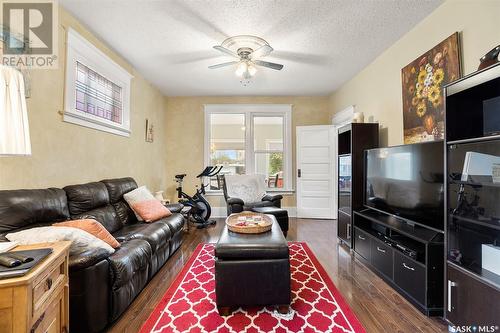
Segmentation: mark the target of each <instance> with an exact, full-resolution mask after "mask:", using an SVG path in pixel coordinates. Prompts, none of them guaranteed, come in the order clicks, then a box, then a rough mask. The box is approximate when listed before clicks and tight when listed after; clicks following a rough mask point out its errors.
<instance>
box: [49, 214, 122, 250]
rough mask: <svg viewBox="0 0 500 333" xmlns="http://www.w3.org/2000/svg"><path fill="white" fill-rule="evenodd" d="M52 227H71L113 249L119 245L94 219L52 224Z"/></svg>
mask: <svg viewBox="0 0 500 333" xmlns="http://www.w3.org/2000/svg"><path fill="white" fill-rule="evenodd" d="M53 226H54V227H72V228H77V229H81V230H83V231H86V232H88V233H89V234H91V235H93V236H95V237H97V238H99V239H100V240H102V241H104V242H106V243H108V244H109V245H110V246H111V247H112V248H113V249H116V248H119V247H120V243H119V242H118V241H117V240H116V239H115V238H114V237H113V236H112V235H111V234H110V233H109V231H107V230H106V228H104V226H103V225H102V224H100V223H99V222H97V221H96V220H94V219H81V220H72V221H65V222H59V223H54V224H53Z"/></svg>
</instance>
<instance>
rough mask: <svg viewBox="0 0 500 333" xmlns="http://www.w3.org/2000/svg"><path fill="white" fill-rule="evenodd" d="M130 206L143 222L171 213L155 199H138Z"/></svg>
mask: <svg viewBox="0 0 500 333" xmlns="http://www.w3.org/2000/svg"><path fill="white" fill-rule="evenodd" d="M131 207H132V209H133V210H134V212H136V213H137V214H138V215H139V216H140V217H141V218H142V220H143V221H144V222H153V221H157V220H159V219H161V218H164V217H168V216H170V215H172V213H171V212H170V210H169V209H168V208H167V207H165V206H163V205H162V203H161V202H160V201H159V200H157V199H153V200H145V201H138V202H135V203H133V204H132V206H131Z"/></svg>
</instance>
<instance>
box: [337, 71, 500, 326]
mask: <svg viewBox="0 0 500 333" xmlns="http://www.w3.org/2000/svg"><path fill="white" fill-rule="evenodd" d="M445 97H446V99H445V108H446V109H445V141H444V142H430V143H420V144H413V145H402V146H396V147H389V148H378V149H368V150H366V151H365V153H364V160H363V161H364V174H363V175H362V176H361V175H359V174H357V175H354V173H352V177H347V176H351V174H350V173H347V176H345V175H344V178H342V177H339V187H340V188H345V187H346V186H345V184H349V183H347V182H346V181H345V180H346V179H349V180H352V184H354V183H357V185H358V186H359V183H360V181H359V179H362V180H363V182H362V183H363V185H364V186H363V192H364V196H363V203H362V206H361V207H360V206H355V205H354V203H352V224H353V227H352V248H353V250H354V252H355V255H356V258H357V259H359V260H360V261H362V262H363V263H365V264H366V265H367V266H368V267H369V268H370V269H372V270H373V271H374V272H375V273H376V274H377V275H379V276H380V277H381V278H382V279H383V280H385V281H386V282H387V283H388V284H389V285H391V286H392V287H393V288H394V289H395V290H397V291H398V292H399V293H400V294H401V295H403V296H404V297H405V298H406V299H408V300H409V301H410V302H411V303H412V304H414V305H415V306H416V307H417V308H418V309H420V310H421V311H422V312H423V313H425V314H427V315H444V318H445V319H446V320H447V321H448V322H449V324H450V325H452V326H459V327H472V326H474V325H479V326H478V327H489V328H491V327H493V328H494V327H498V326H500V301H499V300H500V64H496V65H493V66H491V67H489V68H486V69H484V70H481V71H478V72H475V73H473V74H470V75H468V76H466V77H464V78H462V79H460V80H458V81H455V82H453V83H451V84H449V85H448V86H446V87H445ZM339 144H340V142H339ZM339 151H341V150H339ZM347 161H348V162H351V161H350V160H347ZM358 161H359V159H358ZM341 162H342V160H341V159H339V164H340V165H342V163H341ZM346 165H349V163H346ZM339 176H340V173H339ZM341 182H343V183H341ZM346 193H348V192H346ZM349 198H351V197H349ZM339 202H349V203H351V202H350V201H348V200H343V201H342V200H341V201H339ZM339 207H341V206H340V204H339ZM349 208H350V207H349ZM342 216H343V215H342ZM342 216H341V214H340V211H339V239H341V241H342V243H348V244H349V242H348V241H349V240H350V239H349V238H348V239H347V241H346V239H345V237H344V238H343V237H341V236H342V235H341V233H340V228H341V217H342ZM346 221H347V222H349V221H348V220H347V219H346ZM347 222H346V223H347ZM349 229H350V228H348V230H349ZM347 235H348V234H347ZM485 332H486V331H485Z"/></svg>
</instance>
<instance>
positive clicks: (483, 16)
mask: <svg viewBox="0 0 500 333" xmlns="http://www.w3.org/2000/svg"><path fill="white" fill-rule="evenodd" d="M499 22H500V1H498V0H448V1H446V2H445V3H444V4H443V5H441V6H440V7H439V8H437V9H436V10H435V11H434V12H432V13H431V14H430V15H429V16H428V17H427V18H425V19H424V20H423V21H422V22H420V23H419V24H418V25H417V26H416V27H415V28H414V29H412V30H411V31H410V32H409V33H407V34H406V35H405V36H403V37H402V38H401V39H400V40H399V41H398V42H396V43H395V44H394V45H393V46H391V47H390V48H389V49H387V50H386V51H385V52H384V53H383V54H382V55H380V56H379V57H378V58H377V59H376V60H375V61H374V62H373V63H371V64H370V65H368V66H367V67H366V68H365V69H364V70H363V71H361V72H360V73H359V74H358V75H356V76H355V77H354V78H353V79H351V80H350V81H349V82H348V83H346V84H344V85H343V86H342V87H341V88H340V89H338V90H337V91H335V92H334V93H333V94H332V95H331V96H330V110H331V112H332V114H334V113H336V112H338V111H340V110H342V109H344V108H345V107H347V106H349V105H355V107H356V111H361V112H363V113H364V115H365V121H377V122H379V123H380V125H381V128H382V129H381V138H380V143H381V145H384V146H385V145H397V144H401V143H403V111H402V93H401V89H402V88H401V68H403V67H404V66H406V65H407V64H409V63H410V62H411V61H413V60H414V59H415V58H417V57H418V56H419V55H421V54H422V53H424V52H426V51H427V50H429V49H431V48H432V47H433V46H434V45H436V44H438V43H439V42H441V41H442V40H444V39H445V38H446V37H448V36H450V35H451V34H452V33H454V32H456V31H459V32H461V39H462V43H461V44H462V59H463V65H464V66H463V69H464V71H463V73H464V74H469V73H471V72H474V71H475V70H476V69H477V66H478V64H479V58H480V57H481V56H482V55H484V54H485V53H486V52H487V51H489V50H491V49H492V48H493V47H494V46H496V45H498V44H499V43H500V27H499Z"/></svg>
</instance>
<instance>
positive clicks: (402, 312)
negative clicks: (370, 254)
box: [108, 218, 447, 333]
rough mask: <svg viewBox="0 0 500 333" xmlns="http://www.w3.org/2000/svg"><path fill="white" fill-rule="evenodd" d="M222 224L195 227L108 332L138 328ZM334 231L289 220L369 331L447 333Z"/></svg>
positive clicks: (293, 237) (328, 225) (292, 236)
mask: <svg viewBox="0 0 500 333" xmlns="http://www.w3.org/2000/svg"><path fill="white" fill-rule="evenodd" d="M223 223H224V221H223V220H218V223H217V225H216V226H215V227H212V228H209V229H202V230H198V229H195V228H191V230H190V231H189V233H187V234H186V236H185V238H184V243H183V244H182V246H181V247H180V248H179V250H177V252H176V253H175V254H174V255H173V256H172V258H170V259H169V260H168V262H167V263H166V264H165V265H164V266H163V268H162V269H161V270H160V271H159V272H158V273H157V274H156V276H155V277H154V278H153V279H152V280H151V282H150V283H149V284H148V285H147V286H146V288H145V289H144V290H143V291H142V292H141V293H140V294H139V296H138V297H137V298H136V299H135V301H134V302H133V303H132V304H131V306H130V307H129V308H128V309H127V311H126V312H125V313H124V314H123V315H122V316H121V317H120V319H119V320H118V321H117V322H116V323H115V324H114V325H113V326H112V327H111V328H110V329H109V330H108V331H109V332H113V333H118V332H120V333H121V332H126V333H135V332H137V331H138V330H139V329H140V327H141V326H142V324H143V323H144V322H145V321H146V320H147V318H148V317H149V315H150V314H151V312H152V311H153V310H154V308H155V307H156V304H157V303H158V302H159V301H160V300H161V298H162V296H163V295H164V294H165V292H166V291H167V289H168V287H169V286H170V284H171V283H172V282H173V280H174V279H175V277H176V276H177V274H178V273H179V272H180V271H181V270H182V268H183V267H184V265H185V263H186V262H187V261H188V259H189V258H190V256H191V254H192V253H193V251H194V249H195V248H196V246H197V245H198V244H199V243H203V242H216V241H217V239H218V237H219V234H220V231H221V228H222V226H223ZM336 234H337V231H336V221H331V220H315V219H295V218H291V219H290V230H289V232H288V237H287V239H288V240H289V241H304V242H307V244H308V245H309V247H310V248H311V250H312V251H313V252H314V254H315V255H316V257H317V258H318V260H319V262H320V263H321V264H322V265H323V267H324V268H325V270H326V272H327V273H328V275H329V276H330V277H331V279H332V281H333V282H334V283H335V285H336V287H337V289H338V290H339V291H340V293H341V294H342V296H343V297H344V299H345V300H346V302H347V303H348V304H349V306H350V307H351V309H352V310H353V311H354V313H355V314H356V316H357V317H358V319H359V320H360V321H361V323H362V324H363V326H364V327H365V329H366V331H367V332H368V333H372V332H373V333H378V332H381V333H392V332H402V333H406V332H423V333H431V332H432V333H434V332H447V329H446V326H445V325H444V322H443V321H442V320H441V319H439V318H428V317H426V316H424V315H423V314H421V313H420V312H419V311H418V310H417V309H415V308H414V307H413V306H412V305H411V304H410V303H409V302H408V301H406V299H404V298H403V297H401V296H400V295H399V294H398V293H397V292H396V291H395V290H394V289H392V288H391V287H390V286H389V285H387V284H386V283H385V282H384V281H383V280H382V279H380V278H379V277H378V276H376V275H375V274H374V273H373V272H371V271H370V270H369V269H368V268H367V267H366V266H365V265H363V263H361V262H360V261H359V260H357V259H355V258H353V256H352V254H351V253H350V251H349V250H348V249H346V248H344V247H343V246H339V245H338V243H337V237H336Z"/></svg>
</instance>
